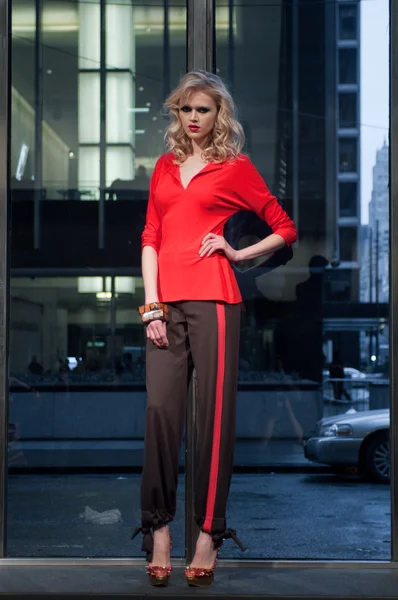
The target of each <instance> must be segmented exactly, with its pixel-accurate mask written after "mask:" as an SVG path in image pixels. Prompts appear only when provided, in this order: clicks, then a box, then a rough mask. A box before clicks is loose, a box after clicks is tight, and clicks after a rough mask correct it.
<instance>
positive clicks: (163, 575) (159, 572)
mask: <svg viewBox="0 0 398 600" xmlns="http://www.w3.org/2000/svg"><path fill="white" fill-rule="evenodd" d="M169 535H170V552H171V549H172V547H173V545H172V540H171V533H170V534H169ZM172 570H173V569H172V566H171V565H168V566H166V567H159V566H157V565H151V566H149V565H148V567H147V574H148V577H149V583H150V584H151V585H155V586H159V587H166V585H167V584H168V583H169V578H170V575H171V572H172Z"/></svg>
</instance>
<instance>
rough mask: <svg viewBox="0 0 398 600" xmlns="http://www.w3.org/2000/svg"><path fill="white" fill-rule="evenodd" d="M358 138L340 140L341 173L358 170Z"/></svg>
mask: <svg viewBox="0 0 398 600" xmlns="http://www.w3.org/2000/svg"><path fill="white" fill-rule="evenodd" d="M357 148H358V141H357V139H356V138H341V139H340V140H339V170H340V173H353V172H355V171H356V170H357V168H358V167H357Z"/></svg>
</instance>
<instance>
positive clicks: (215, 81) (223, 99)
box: [165, 70, 245, 164]
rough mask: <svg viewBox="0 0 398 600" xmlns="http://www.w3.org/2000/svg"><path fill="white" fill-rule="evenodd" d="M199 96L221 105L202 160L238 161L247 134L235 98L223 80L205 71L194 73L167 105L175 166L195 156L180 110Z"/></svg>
mask: <svg viewBox="0 0 398 600" xmlns="http://www.w3.org/2000/svg"><path fill="white" fill-rule="evenodd" d="M195 92H204V93H205V94H208V95H209V96H211V97H212V98H213V100H214V101H215V103H216V105H217V109H218V110H217V117H216V120H215V123H214V127H213V130H212V132H211V134H210V135H209V138H208V140H207V145H206V148H205V149H204V150H203V153H202V156H203V158H204V160H207V161H212V162H215V163H221V162H225V161H228V160H232V159H234V158H237V157H238V155H239V153H240V152H241V150H242V148H243V146H244V144H245V134H244V132H243V129H242V126H241V124H240V123H239V122H238V120H237V119H236V108H235V104H234V101H233V99H232V96H231V94H230V93H229V91H228V90H227V88H226V86H225V84H224V82H223V81H222V79H221V78H220V77H218V76H217V75H214V74H213V73H209V72H207V71H203V70H197V71H190V72H189V73H187V74H186V75H184V77H183V78H182V79H181V81H180V83H179V84H178V86H177V87H176V88H175V89H174V91H173V92H171V94H170V96H169V97H168V98H167V99H166V101H165V109H166V112H167V113H168V115H169V118H170V123H169V125H168V127H167V128H166V133H165V142H166V148H167V150H168V152H173V154H174V155H175V162H176V163H177V164H181V163H183V162H184V161H185V160H186V159H187V158H188V156H190V155H192V142H191V140H190V138H189V137H188V136H187V134H186V133H185V131H184V129H183V127H182V124H181V120H180V116H179V109H180V107H181V106H182V105H183V104H184V102H187V101H188V100H189V98H190V96H192V94H194V93H195Z"/></svg>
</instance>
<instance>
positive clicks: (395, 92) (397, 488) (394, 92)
mask: <svg viewBox="0 0 398 600" xmlns="http://www.w3.org/2000/svg"><path fill="white" fill-rule="evenodd" d="M397 160H398V4H397V2H396V0H390V157H389V177H390V365H391V366H390V382H391V384H390V444H391V545H392V547H391V559H392V561H393V562H397V561H398V329H397V327H398V323H397V325H396V322H397V320H398V319H397V316H398V258H397V257H398V235H397V233H398V172H397V169H396V168H394V165H395V164H396V162H397Z"/></svg>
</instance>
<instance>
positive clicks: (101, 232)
mask: <svg viewBox="0 0 398 600" xmlns="http://www.w3.org/2000/svg"><path fill="white" fill-rule="evenodd" d="M105 11H106V0H101V2H100V148H99V151H100V181H99V185H100V194H99V203H98V247H99V248H100V249H101V250H102V249H104V248H105V186H106V14H105Z"/></svg>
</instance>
